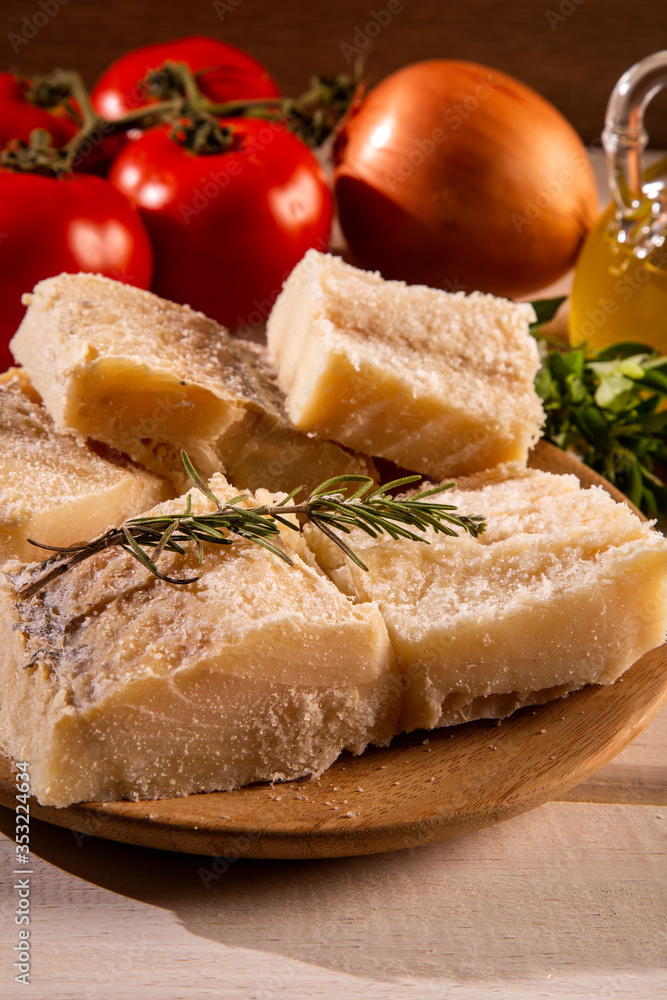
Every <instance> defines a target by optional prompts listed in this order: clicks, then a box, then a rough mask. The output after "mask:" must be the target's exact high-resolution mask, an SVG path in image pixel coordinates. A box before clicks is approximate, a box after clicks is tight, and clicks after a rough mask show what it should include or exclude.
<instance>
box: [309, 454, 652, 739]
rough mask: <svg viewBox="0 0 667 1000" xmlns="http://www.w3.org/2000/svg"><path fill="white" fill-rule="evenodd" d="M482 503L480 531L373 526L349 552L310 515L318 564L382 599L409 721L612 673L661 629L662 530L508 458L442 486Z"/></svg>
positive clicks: (352, 591) (466, 507)
mask: <svg viewBox="0 0 667 1000" xmlns="http://www.w3.org/2000/svg"><path fill="white" fill-rule="evenodd" d="M443 500H445V501H446V502H449V503H453V504H456V506H457V507H458V508H459V512H461V513H467V514H473V513H484V514H485V515H486V516H487V519H488V528H487V530H486V532H485V533H484V534H482V535H480V536H479V538H478V539H474V538H472V537H470V536H469V535H464V534H462V533H461V534H460V535H459V537H458V538H448V537H444V536H442V535H436V534H434V533H433V532H432V531H429V533H428V535H427V537H428V540H429V542H430V543H431V544H430V545H424V544H423V543H419V542H404V541H399V542H396V541H393V540H392V539H389V538H387V537H386V536H384V537H380V538H377V539H372V538H369V537H368V535H366V534H364V533H363V532H361V531H358V530H355V531H354V532H353V533H352V535H351V536H350V538H349V542H350V545H351V546H352V547H353V548H354V550H355V551H356V552H357V553H358V554H359V556H360V557H361V558H362V559H363V561H364V562H365V563H366V565H367V566H368V567H369V572H368V573H365V572H363V570H361V569H359V567H357V566H355V565H354V564H353V563H352V562H351V561H350V560H346V559H345V558H344V557H343V556H342V553H341V552H340V550H339V549H338V548H337V547H336V546H334V545H332V544H331V543H330V542H329V541H328V539H326V538H325V537H324V536H323V535H321V534H319V533H317V532H315V531H314V530H313V529H312V528H311V527H310V526H307V527H306V536H307V540H308V544H309V545H310V546H311V548H312V549H313V551H314V552H315V554H316V556H317V559H318V562H319V564H320V565H321V566H322V568H323V569H324V570H325V571H326V572H327V573H328V574H329V576H330V577H331V579H332V580H334V581H335V582H336V584H337V586H338V587H339V588H340V589H341V590H342V592H343V593H346V594H348V595H349V596H350V597H352V598H353V599H354V600H355V602H356V603H357V606H359V607H363V606H364V604H365V602H373V603H374V604H377V605H378V606H379V608H380V611H381V613H382V616H383V618H384V621H385V623H386V625H387V629H388V632H389V635H390V637H391V641H392V644H393V647H394V650H395V652H396V655H397V658H398V663H399V668H400V670H401V672H402V674H403V684H404V686H405V696H404V701H403V707H402V711H401V718H400V722H399V727H400V728H401V729H402V730H404V731H408V732H409V731H411V730H413V729H418V728H425V729H430V728H433V727H436V726H446V725H452V724H455V723H460V722H466V721H468V720H471V719H478V718H500V717H503V716H506V715H509V714H510V713H511V712H513V711H514V710H515V709H516V708H518V707H520V706H521V705H528V704H537V703H539V702H543V701H548V700H550V699H551V698H553V697H556V696H558V695H562V694H566V693H567V692H569V691H573V690H575V689H577V688H581V687H583V686H584V685H586V684H611V683H613V682H614V681H615V680H616V679H617V678H618V677H619V676H620V675H621V674H622V673H623V672H624V671H625V670H626V669H627V668H628V667H629V666H631V665H632V664H633V663H635V661H636V660H637V659H639V657H641V656H642V655H643V654H644V653H645V652H647V651H648V650H650V649H653V648H655V647H656V646H659V645H661V644H662V643H663V642H664V640H665V632H666V630H667V589H666V581H667V540H666V539H665V538H664V537H663V535H661V534H660V533H659V532H656V531H654V530H652V529H651V528H650V527H649V526H648V524H646V523H645V522H642V521H641V520H640V519H639V518H638V517H637V516H636V515H635V514H633V513H632V511H631V510H630V509H629V508H628V507H627V506H626V505H625V504H623V503H615V502H614V500H612V498H611V497H610V496H609V495H608V494H607V493H606V492H605V491H604V490H603V489H601V488H599V487H593V488H591V489H582V488H581V487H580V484H579V481H578V480H577V478H576V477H575V476H570V475H565V476H561V475H552V474H550V473H547V472H540V471H537V470H532V469H526V468H524V467H522V466H520V465H516V464H514V465H509V466H504V467H503V468H499V469H497V470H495V471H493V472H487V473H485V474H480V475H478V476H475V477H470V478H468V479H462V480H460V481H459V483H458V486H457V488H456V489H453V490H451V491H448V492H447V493H445V494H444V495H443Z"/></svg>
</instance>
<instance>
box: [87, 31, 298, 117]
mask: <svg viewBox="0 0 667 1000" xmlns="http://www.w3.org/2000/svg"><path fill="white" fill-rule="evenodd" d="M168 59H169V60H171V61H173V62H183V63H185V64H186V65H187V66H189V67H190V69H191V70H192V71H193V72H195V73H196V72H198V71H199V70H203V69H207V70H210V72H208V73H204V74H203V75H202V76H201V77H199V78H198V83H199V87H200V89H201V91H202V93H203V94H204V95H205V96H206V97H208V98H210V100H212V101H215V102H217V103H221V102H223V101H230V100H234V99H236V98H242V97H247V98H251V97H277V96H278V95H279V93H280V91H279V90H278V88H277V86H276V84H275V83H274V81H273V80H272V79H271V77H270V76H269V74H268V72H267V70H266V69H264V67H263V66H262V64H261V63H259V62H257V60H256V59H253V58H252V56H249V55H246V53H245V52H242V51H241V50H240V49H236V48H234V46H233V45H227V44H226V43H225V42H219V41H217V39H215V38H206V37H203V36H198V35H193V36H191V37H190V38H178V39H176V40H175V41H173V42H160V43H158V44H157V45H146V46H144V47H143V48H141V49H134V50H133V51H132V52H128V53H126V54H125V55H124V56H121V57H120V59H117V60H116V62H114V63H112V64H111V66H109V68H108V69H107V70H106V72H105V73H103V74H102V76H101V77H100V79H99V80H98V81H97V83H96V84H95V87H94V88H93V91H92V94H91V100H92V102H93V107H94V108H95V110H96V111H97V112H98V113H99V114H101V115H104V117H105V118H111V119H113V120H115V119H116V118H122V117H123V115H125V114H127V112H128V111H132V110H134V109H135V108H138V107H141V105H142V104H153V103H155V98H147V96H146V93H145V91H144V90H143V88H142V87H141V86H140V81H141V80H143V78H144V77H145V76H146V74H147V73H148V72H149V71H150V70H152V69H158V68H159V67H160V66H161V65H162V64H163V63H164V62H165V61H166V60H168Z"/></svg>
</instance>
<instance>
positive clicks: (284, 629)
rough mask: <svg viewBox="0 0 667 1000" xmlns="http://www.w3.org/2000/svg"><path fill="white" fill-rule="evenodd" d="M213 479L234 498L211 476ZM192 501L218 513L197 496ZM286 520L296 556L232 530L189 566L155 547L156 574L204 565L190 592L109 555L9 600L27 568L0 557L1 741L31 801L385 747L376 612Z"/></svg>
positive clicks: (384, 641)
mask: <svg viewBox="0 0 667 1000" xmlns="http://www.w3.org/2000/svg"><path fill="white" fill-rule="evenodd" d="M211 486H212V488H213V489H214V491H215V493H216V495H217V496H218V497H219V499H221V500H223V501H224V500H225V499H229V498H230V497H231V496H233V495H235V494H236V493H237V491H235V490H233V489H232V488H231V487H229V486H228V485H227V484H226V482H225V481H224V479H223V478H222V477H221V476H217V477H214V478H213V480H212V481H211ZM272 499H273V498H272V497H271V495H269V494H265V493H264V494H262V493H260V494H259V495H258V497H257V501H254V500H249V501H247V504H248V505H253V504H255V503H258V502H271V501H272ZM192 504H193V510H194V511H195V512H198V513H202V512H204V511H207V512H210V511H212V510H213V509H214V507H213V504H211V503H210V502H209V501H208V500H206V498H204V497H203V496H202V495H201V494H198V493H196V494H193V496H192ZM183 509H184V498H180V499H179V500H175V501H169V502H167V503H165V504H162V505H159V506H158V507H157V508H155V512H161V513H165V512H174V511H182V510H183ZM282 530H283V532H284V533H285V536H288V537H285V539H284V544H285V546H286V547H288V550H289V551H290V555H291V558H292V559H293V562H294V565H292V566H288V565H286V564H285V563H284V562H283V561H282V560H280V559H279V558H278V557H277V556H276V555H274V554H272V553H270V552H267V551H266V550H265V549H264V548H261V547H260V546H259V545H256V544H255V543H252V542H245V541H243V540H241V539H237V540H236V541H235V542H234V543H233V545H231V546H221V547H218V548H210V549H208V550H207V554H206V558H205V560H204V564H203V566H201V567H199V566H198V564H197V561H196V559H195V558H194V557H192V558H190V557H188V558H184V557H181V556H179V555H177V554H173V555H172V556H169V555H167V556H166V557H163V559H162V561H161V569H163V571H164V572H167V573H170V574H172V575H183V574H195V573H196V574H198V575H200V580H199V581H198V582H197V583H194V584H191V585H189V586H187V587H183V586H182V587H177V586H174V585H170V584H168V583H164V582H162V581H160V580H158V579H156V578H155V577H154V576H152V575H150V574H149V573H148V572H147V571H146V570H145V569H144V567H142V566H140V565H139V564H138V563H137V562H136V561H135V560H134V559H132V558H131V557H130V556H128V555H127V554H126V553H124V552H123V551H122V550H120V549H109V550H107V551H106V552H104V553H101V554H99V555H97V556H95V557H94V558H92V559H90V560H89V561H87V562H84V563H81V564H79V565H78V566H76V567H74V568H73V569H71V570H70V571H69V572H68V573H66V574H65V575H64V576H62V577H60V578H59V579H58V580H56V581H55V582H53V583H52V584H50V585H49V587H48V589H47V590H46V591H45V592H44V594H43V596H42V597H36V598H33V599H32V600H30V601H24V602H22V603H17V601H16V592H15V587H16V586H18V585H20V584H21V582H23V581H25V580H26V579H29V578H30V574H31V571H30V569H26V568H25V567H23V566H22V565H21V564H19V563H17V562H14V563H9V564H6V565H5V567H4V583H3V585H2V588H1V591H0V628H1V630H2V650H1V652H0V679H1V684H2V690H3V697H2V700H1V703H0V744H1V746H2V748H3V750H4V751H5V752H6V753H8V754H10V755H11V756H12V757H14V758H15V759H18V760H29V761H30V780H31V791H32V792H33V793H34V794H35V795H36V796H37V798H38V799H39V801H40V802H41V803H42V804H44V805H54V806H66V805H68V804H70V803H72V802H78V801H82V800H112V799H119V798H133V799H147V798H161V797H170V796H177V795H187V794H189V793H191V792H205V791H213V790H216V789H232V788H236V787H238V786H240V785H245V784H248V783H249V782H253V781H258V780H260V779H267V780H274V779H283V778H296V777H299V776H301V775H308V774H317V773H319V772H320V771H322V770H324V769H325V768H326V767H328V766H329V765H330V764H331V763H332V762H333V761H334V760H335V758H336V757H337V756H338V755H339V753H340V752H341V751H342V750H343V749H344V748H348V749H351V750H353V751H354V752H356V753H358V752H361V750H363V749H364V747H365V746H366V745H367V744H368V743H376V744H385V743H387V742H388V741H389V740H390V738H391V736H392V735H393V734H394V733H395V731H396V724H397V719H398V712H399V707H400V706H399V697H398V694H399V692H400V679H399V676H398V673H397V669H396V661H395V657H394V654H393V650H392V648H391V644H390V642H389V638H388V636H387V631H386V628H385V626H384V622H383V620H382V617H381V616H380V613H379V611H378V609H377V607H375V606H373V605H371V604H364V605H363V606H358V607H357V606H355V605H353V604H352V603H351V602H350V601H349V600H348V598H346V597H345V596H344V595H343V594H341V593H340V591H338V590H337V588H336V587H335V586H334V585H333V584H332V583H331V581H330V580H329V579H328V578H327V577H325V576H324V575H323V574H322V573H321V572H320V571H318V569H317V568H316V567H314V566H313V565H310V564H309V560H311V557H310V555H309V553H308V552H307V550H305V548H304V547H303V546H302V545H301V543H299V541H298V536H297V535H296V533H294V532H291V531H290V530H289V529H287V528H284V529H282ZM300 549H301V551H302V552H303V556H304V558H302V557H301V556H300V555H299V550H300Z"/></svg>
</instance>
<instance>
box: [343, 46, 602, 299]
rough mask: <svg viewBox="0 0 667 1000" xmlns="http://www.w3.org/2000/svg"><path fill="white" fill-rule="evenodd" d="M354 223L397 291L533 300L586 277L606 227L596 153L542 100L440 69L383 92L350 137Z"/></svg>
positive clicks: (472, 74) (360, 250) (399, 79)
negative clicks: (406, 286) (597, 228)
mask: <svg viewBox="0 0 667 1000" xmlns="http://www.w3.org/2000/svg"><path fill="white" fill-rule="evenodd" d="M334 157H335V173H334V182H335V190H336V197H337V202H338V211H339V217H340V223H341V227H342V230H343V233H344V235H345V238H346V240H347V243H348V245H349V247H350V249H351V251H352V255H353V258H354V260H355V262H356V263H358V264H359V265H360V266H362V267H364V268H366V269H369V270H378V271H380V273H381V274H382V275H383V276H384V277H385V278H400V279H403V280H405V281H407V282H408V283H410V284H427V285H431V286H432V287H438V288H448V289H450V290H465V291H472V290H474V289H479V290H481V291H484V292H492V293H493V294H495V295H504V296H509V297H519V296H522V295H526V294H528V293H529V292H532V291H535V290H537V289H540V288H543V287H545V286H547V285H549V284H551V283H552V282H554V281H556V280H557V279H558V278H560V277H561V276H562V275H563V274H565V273H566V272H567V271H568V270H569V269H570V268H571V267H572V266H573V264H574V262H575V260H576V258H577V255H578V253H579V250H580V248H581V245H582V243H583V241H584V239H585V237H586V235H587V233H588V231H589V230H590V228H591V226H592V225H593V223H594V221H595V218H596V216H597V214H598V195H597V187H596V183H595V178H594V175H593V170H592V167H591V165H590V161H589V159H588V156H587V154H586V150H585V148H584V146H583V144H582V142H581V140H580V139H579V136H578V135H577V133H576V132H575V130H574V129H573V128H572V126H571V125H570V124H569V123H568V122H567V121H566V120H565V118H563V116H562V115H561V114H560V112H559V111H557V109H556V108H555V107H554V106H553V105H552V104H550V103H549V102H548V101H546V100H545V99H544V98H543V97H541V96H540V95H539V94H537V93H536V92H535V91H534V90H531V89H530V88H529V87H527V86H525V85H524V84H522V83H519V82H518V81H517V80H515V79H513V78H512V77H510V76H507V75H506V74H503V73H500V72H499V71H497V70H493V69H490V68H488V67H486V66H481V65H478V64H475V63H466V62H457V61H453V60H431V61H428V62H423V63H415V64H414V65H412V66H407V67H406V68H405V69H402V70H399V71H398V72H397V73H394V74H392V75H391V76H389V77H387V78H386V79H385V80H383V81H382V82H381V83H380V84H378V86H377V87H375V88H374V89H373V90H372V91H371V92H370V93H369V94H368V96H367V97H365V99H364V100H363V101H362V102H361V103H360V104H359V105H358V106H357V108H356V109H354V110H353V112H352V114H351V115H350V117H349V119H348V121H347V122H346V123H345V124H344V126H343V128H342V130H341V132H340V133H339V136H338V139H337V142H336V145H335V150H334Z"/></svg>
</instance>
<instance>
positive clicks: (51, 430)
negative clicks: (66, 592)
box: [0, 368, 174, 562]
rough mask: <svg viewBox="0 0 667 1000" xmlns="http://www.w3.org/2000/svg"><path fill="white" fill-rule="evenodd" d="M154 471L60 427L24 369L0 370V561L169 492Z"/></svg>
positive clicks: (70, 540)
mask: <svg viewBox="0 0 667 1000" xmlns="http://www.w3.org/2000/svg"><path fill="white" fill-rule="evenodd" d="M173 493H174V491H173V489H172V488H171V487H170V485H169V484H168V483H167V482H166V481H165V480H164V479H161V478H160V477H159V476H156V475H154V474H153V473H151V472H148V471H146V470H145V469H141V468H139V467H138V466H137V465H135V463H134V462H131V461H130V460H129V459H127V458H126V457H125V456H123V455H120V454H118V453H113V452H111V451H110V450H109V449H96V448H95V447H94V446H92V445H91V444H90V443H89V442H83V443H78V442H77V441H76V440H75V439H74V438H73V437H72V436H71V435H68V434H60V433H59V432H58V431H57V430H56V428H55V426H54V423H53V420H52V419H51V417H50V416H49V414H48V413H47V411H46V409H45V408H44V405H43V404H42V401H41V399H40V397H39V394H38V393H37V392H36V391H35V389H34V388H33V387H32V385H31V383H30V380H29V378H28V376H27V375H26V373H25V371H23V370H21V369H18V368H13V369H10V370H9V371H8V372H5V373H3V374H2V375H0V561H2V562H4V561H5V560H6V559H9V558H11V557H12V556H15V557H16V558H18V559H21V560H24V561H26V562H31V561H32V560H41V559H45V558H46V557H47V555H48V552H47V551H46V550H45V549H40V548H37V547H35V546H34V545H31V544H30V543H29V542H28V538H33V539H35V540H36V541H39V542H45V543H46V544H48V545H60V546H67V545H72V544H74V543H75V542H80V541H82V540H85V539H87V538H93V537H95V536H96V535H99V534H101V533H102V532H103V531H105V530H106V528H108V527H109V525H112V524H120V523H121V522H122V521H124V520H125V518H126V517H130V516H131V515H132V514H135V513H136V512H137V511H142V510H145V509H146V508H147V507H152V506H153V505H154V504H156V503H160V502H161V501H162V500H166V499H167V498H168V497H170V496H173Z"/></svg>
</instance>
